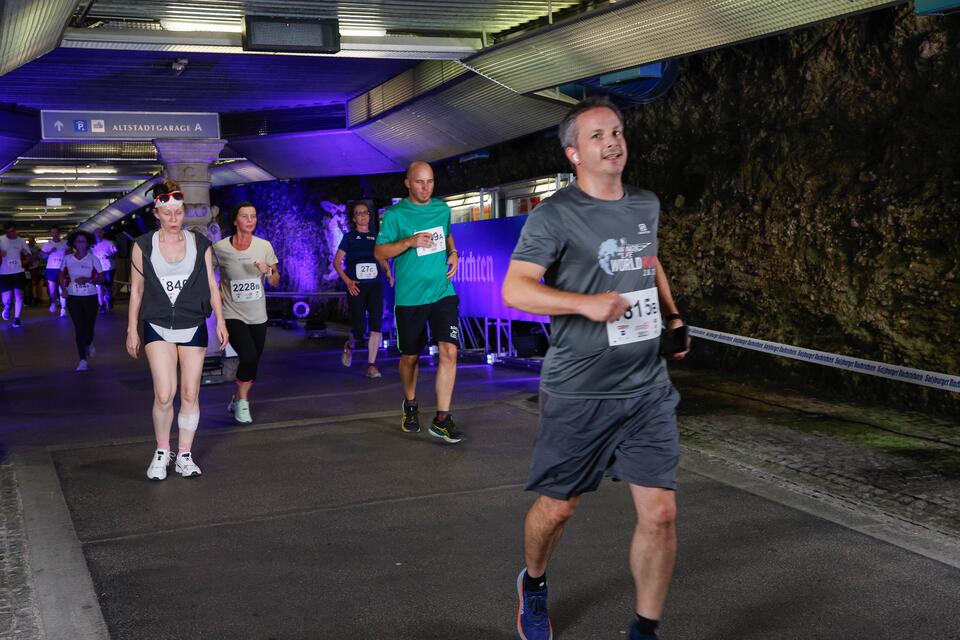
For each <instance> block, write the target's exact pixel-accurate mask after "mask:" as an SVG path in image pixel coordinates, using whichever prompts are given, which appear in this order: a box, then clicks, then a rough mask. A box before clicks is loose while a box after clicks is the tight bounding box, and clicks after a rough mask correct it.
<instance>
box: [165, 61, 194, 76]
mask: <svg viewBox="0 0 960 640" xmlns="http://www.w3.org/2000/svg"><path fill="white" fill-rule="evenodd" d="M189 63H190V60H188V59H187V58H178V59H176V60H174V61H173V63H171V65H170V69H171V70H173V75H175V76H179V75H181V74H182V73H183V72H184V71H186V70H187V65H188V64H189Z"/></svg>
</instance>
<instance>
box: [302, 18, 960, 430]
mask: <svg viewBox="0 0 960 640" xmlns="http://www.w3.org/2000/svg"><path fill="white" fill-rule="evenodd" d="M958 97H960V16H950V17H918V16H915V15H913V14H912V5H903V6H900V7H895V8H892V9H886V10H883V11H876V12H872V13H868V14H864V15H861V16H856V17H853V18H848V19H844V20H839V21H834V22H829V23H825V24H822V25H818V26H816V27H812V28H808V29H803V30H799V31H796V32H793V33H789V34H783V35H780V36H776V37H771V38H766V39H763V40H759V41H756V42H752V43H747V44H744V45H740V46H737V47H731V48H727V49H723V50H719V51H714V52H710V53H706V54H703V55H699V56H692V57H690V58H688V59H686V60H684V61H683V64H682V71H681V75H680V78H679V80H678V81H677V83H676V85H675V86H674V87H673V88H672V89H671V91H670V92H669V93H667V95H666V96H665V97H664V98H662V99H661V100H660V101H658V102H656V103H654V104H651V105H647V106H643V107H637V108H633V109H630V110H628V111H627V112H626V115H625V118H626V131H627V140H628V143H629V148H630V160H629V162H628V168H627V172H626V175H625V180H626V181H627V182H629V183H632V184H636V185H640V186H644V187H646V188H649V189H652V190H653V191H655V192H656V193H658V194H659V195H660V197H661V201H662V205H663V213H662V223H661V234H660V242H661V260H662V261H663V263H664V265H665V268H666V269H667V272H668V273H669V275H670V277H671V280H672V283H673V289H674V294H675V296H676V297H677V298H678V300H679V301H680V303H681V305H682V307H683V308H684V309H685V310H686V312H687V314H688V316H689V319H690V322H691V323H692V324H696V325H698V326H702V327H706V328H711V329H717V330H721V331H727V332H731V333H737V334H742V335H747V336H752V337H758V338H763V339H767V340H773V341H777V342H784V343H789V344H794V345H798V346H803V347H808V348H812V349H818V350H822V351H828V352H834V353H841V354H845V355H851V356H858V357H862V358H867V359H873V360H879V361H883V362H887V363H890V364H900V365H905V366H910V367H915V368H918V369H926V370H930V371H935V372H941V373H948V374H953V375H960V346H958V342H960V282H958V276H960V258H958V248H960V160H958V158H960V124H958V113H960V110H958ZM490 151H491V153H490V157H489V158H488V159H481V160H474V161H471V162H468V163H463V164H461V163H459V162H457V161H456V159H454V160H450V161H447V162H443V163H437V164H436V165H435V168H436V174H437V192H438V193H441V194H442V193H454V192H458V191H463V190H468V189H473V188H476V187H481V186H483V187H489V186H494V185H497V184H501V183H505V182H510V181H513V180H519V179H524V178H530V177H534V176H541V175H548V174H551V173H557V172H560V171H567V170H569V169H568V167H567V165H566V164H565V161H564V159H563V156H562V154H561V152H560V149H559V146H558V144H557V139H556V136H555V132H547V133H545V134H543V133H541V134H536V135H532V136H527V137H525V138H522V139H519V140H516V141H513V142H511V143H507V144H504V145H499V146H496V147H492V148H491V149H490ZM291 184H292V183H291ZM311 185H312V187H311V188H312V189H314V190H319V191H322V192H323V193H325V194H330V193H339V194H340V197H343V198H347V197H358V196H360V195H361V194H363V195H367V196H375V197H381V198H387V197H389V196H394V195H403V192H404V191H403V187H402V176H399V175H385V176H367V177H364V178H355V179H348V180H339V181H329V180H327V181H323V180H318V181H311ZM325 197H326V196H325ZM695 359H696V361H698V362H701V363H713V364H716V363H718V362H719V363H722V364H723V366H731V367H736V368H739V369H759V370H761V371H762V372H763V373H765V374H767V375H769V376H772V377H777V376H785V378H786V379H791V378H792V379H794V380H799V381H805V382H811V383H813V384H814V385H818V386H819V387H820V388H822V389H824V390H825V391H829V390H837V391H840V392H842V393H846V394H850V393H855V394H857V395H861V396H864V397H873V398H881V397H882V398H886V399H889V400H891V401H894V402H902V403H905V404H908V405H911V406H922V407H927V408H932V409H936V410H940V411H947V412H960V394H949V393H946V392H940V391H933V390H927V389H925V388H922V387H914V386H912V385H906V384H904V383H893V382H887V381H884V380H881V379H875V378H868V377H865V376H860V375H856V374H849V373H842V372H839V371H836V370H830V369H826V368H823V367H818V366H815V365H810V364H804V363H795V362H791V361H787V360H784V359H780V358H774V357H772V356H768V355H762V354H755V353H752V352H748V351H742V350H737V349H733V348H729V347H723V346H720V345H713V344H708V343H704V342H702V341H701V342H700V344H699V346H698V354H697V356H696V358H695Z"/></svg>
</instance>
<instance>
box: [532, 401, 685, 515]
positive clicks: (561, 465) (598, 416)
mask: <svg viewBox="0 0 960 640" xmlns="http://www.w3.org/2000/svg"><path fill="white" fill-rule="evenodd" d="M679 401H680V393H679V392H677V390H676V389H675V388H674V386H673V385H672V384H667V385H663V386H660V387H657V388H655V389H652V390H650V391H649V392H648V393H646V394H644V395H642V396H636V397H633V398H604V399H582V398H577V399H572V398H560V397H557V396H551V395H550V394H548V393H545V392H544V391H543V390H541V391H540V433H539V434H538V435H537V441H536V443H535V444H534V449H533V462H531V463H530V475H529V477H528V479H527V486H526V487H525V488H526V490H528V491H536V492H537V493H540V494H543V495H545V496H548V497H550V498H556V499H558V500H566V499H568V498H572V497H574V496H578V495H580V494H582V493H587V492H589V491H595V490H596V489H597V487H599V486H600V481H601V480H602V479H603V476H604V475H606V476H609V477H611V478H614V479H615V480H622V481H623V482H629V483H630V484H635V485H638V486H641V487H658V488H664V489H676V486H677V463H678V462H679V460H680V436H679V433H678V431H677V413H676V409H677V403H678V402H679Z"/></svg>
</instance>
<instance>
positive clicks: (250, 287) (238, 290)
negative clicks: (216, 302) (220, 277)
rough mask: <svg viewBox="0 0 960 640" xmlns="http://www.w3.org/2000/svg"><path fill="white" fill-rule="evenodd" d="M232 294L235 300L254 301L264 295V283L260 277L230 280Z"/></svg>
mask: <svg viewBox="0 0 960 640" xmlns="http://www.w3.org/2000/svg"><path fill="white" fill-rule="evenodd" d="M230 295H231V296H232V297H233V301H234V302H253V301H254V300H259V299H260V298H262V297H263V283H262V282H260V278H245V279H243V280H232V281H231V282H230Z"/></svg>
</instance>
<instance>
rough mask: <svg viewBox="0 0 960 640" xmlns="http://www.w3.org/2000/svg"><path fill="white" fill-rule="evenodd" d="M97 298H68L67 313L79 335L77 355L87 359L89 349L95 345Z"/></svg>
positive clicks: (98, 305)
mask: <svg viewBox="0 0 960 640" xmlns="http://www.w3.org/2000/svg"><path fill="white" fill-rule="evenodd" d="M99 307H100V304H99V303H98V302H97V296H67V311H68V312H70V319H71V320H73V328H74V330H75V331H76V333H77V353H79V354H80V359H81V360H86V359H87V347H89V346H90V345H91V344H92V343H93V326H94V325H95V324H96V323H97V309H99Z"/></svg>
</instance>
